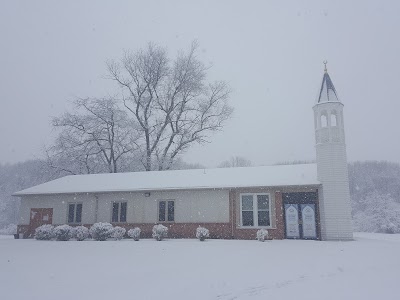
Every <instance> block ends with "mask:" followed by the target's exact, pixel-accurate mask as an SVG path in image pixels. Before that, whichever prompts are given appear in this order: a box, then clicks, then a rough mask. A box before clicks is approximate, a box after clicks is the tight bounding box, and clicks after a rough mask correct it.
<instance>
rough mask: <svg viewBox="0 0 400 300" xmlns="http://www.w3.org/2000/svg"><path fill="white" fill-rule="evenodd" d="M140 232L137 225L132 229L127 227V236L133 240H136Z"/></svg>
mask: <svg viewBox="0 0 400 300" xmlns="http://www.w3.org/2000/svg"><path fill="white" fill-rule="evenodd" d="M140 232H141V230H140V228H139V227H136V228H133V229H129V230H128V236H129V237H131V238H133V240H134V241H138V240H139V238H140Z"/></svg>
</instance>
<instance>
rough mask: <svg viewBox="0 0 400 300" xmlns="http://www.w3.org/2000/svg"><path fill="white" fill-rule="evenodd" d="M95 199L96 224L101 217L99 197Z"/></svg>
mask: <svg viewBox="0 0 400 300" xmlns="http://www.w3.org/2000/svg"><path fill="white" fill-rule="evenodd" d="M94 197H95V198H96V203H95V207H94V222H95V223H97V221H98V215H99V196H97V195H94Z"/></svg>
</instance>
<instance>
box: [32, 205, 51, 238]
mask: <svg viewBox="0 0 400 300" xmlns="http://www.w3.org/2000/svg"><path fill="white" fill-rule="evenodd" d="M52 223H53V209H52V208H31V216H30V223H29V226H30V229H31V233H34V232H35V229H36V228H38V227H39V226H41V225H44V224H52Z"/></svg>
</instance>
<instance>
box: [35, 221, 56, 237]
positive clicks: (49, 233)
mask: <svg viewBox="0 0 400 300" xmlns="http://www.w3.org/2000/svg"><path fill="white" fill-rule="evenodd" d="M53 237H54V226H53V225H50V224H45V225H42V226H39V227H38V228H36V229H35V239H37V240H46V241H49V240H51V239H52V238H53Z"/></svg>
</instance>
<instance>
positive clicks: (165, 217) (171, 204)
mask: <svg viewBox="0 0 400 300" xmlns="http://www.w3.org/2000/svg"><path fill="white" fill-rule="evenodd" d="M158 221H160V222H165V221H167V222H174V221H175V201H174V200H161V201H159V202H158Z"/></svg>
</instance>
